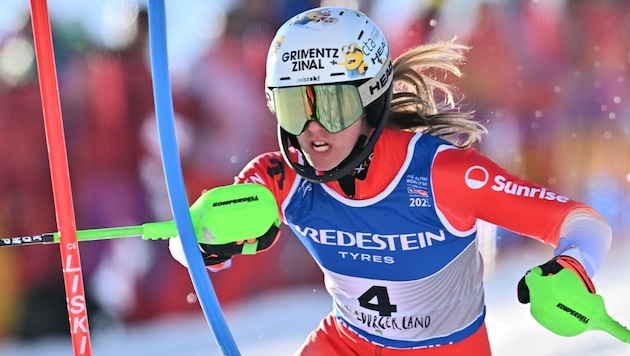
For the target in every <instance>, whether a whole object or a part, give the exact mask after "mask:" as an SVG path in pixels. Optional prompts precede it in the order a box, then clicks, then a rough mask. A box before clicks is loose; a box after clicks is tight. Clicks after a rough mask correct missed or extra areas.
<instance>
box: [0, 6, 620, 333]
mask: <svg viewBox="0 0 630 356" xmlns="http://www.w3.org/2000/svg"><path fill="white" fill-rule="evenodd" d="M16 3H20V4H21V5H20V6H21V7H20V6H18V5H16ZM60 3H63V5H62V4H60ZM73 3H74V5H73ZM208 3H212V4H211V5H209V4H203V5H200V4H199V2H196V1H195V2H190V4H189V3H188V2H186V5H185V6H184V5H179V3H177V2H173V3H172V4H169V2H168V1H167V5H168V6H167V26H169V27H168V29H169V41H170V42H169V57H172V64H173V65H172V87H173V88H172V90H173V102H174V108H175V119H176V126H177V133H178V136H179V138H178V142H179V145H180V155H181V160H182V169H183V174H184V178H185V183H186V189H187V193H188V199H189V201H190V202H192V201H194V200H195V199H196V198H197V197H198V196H199V195H200V193H201V192H202V191H203V190H204V189H209V188H212V187H215V186H218V185H225V184H230V183H231V182H232V180H233V177H234V175H235V174H237V173H238V172H239V171H240V169H241V168H242V167H243V166H244V165H245V164H246V163H247V162H248V161H249V160H250V159H251V158H253V157H254V156H256V155H258V154H259V153H262V152H263V151H268V150H276V149H277V140H276V131H275V130H276V128H275V121H274V118H273V116H272V115H271V114H270V113H269V112H268V110H267V107H266V105H265V96H264V89H263V88H264V76H265V73H264V67H265V57H266V53H267V49H268V47H269V44H270V42H271V39H272V36H273V34H274V32H275V30H276V29H277V28H278V27H279V25H280V24H282V23H283V22H284V21H286V20H287V19H288V18H290V17H291V16H292V15H294V14H297V13H298V12H301V11H303V10H305V9H307V8H311V7H316V6H319V5H320V4H322V3H323V4H330V5H344V6H349V7H354V8H357V9H360V10H362V11H364V12H366V13H367V14H368V15H370V16H371V17H372V18H373V19H374V20H375V21H376V22H377V23H378V24H379V25H380V27H381V28H382V29H383V31H384V32H385V34H386V36H387V37H388V39H389V42H390V46H391V49H392V51H393V55H394V56H396V55H398V54H400V53H401V52H402V51H404V50H405V49H406V48H408V47H411V46H415V45H419V44H423V43H425V42H429V41H438V40H449V39H452V38H453V37H457V40H458V41H459V42H462V43H464V44H467V45H469V46H471V49H470V51H469V52H468V53H467V57H468V59H467V61H466V63H465V64H464V65H463V66H462V69H463V71H464V77H463V78H461V79H457V80H454V81H453V83H454V84H456V85H457V86H458V87H459V88H460V91H461V93H462V94H463V95H464V96H463V98H462V104H463V105H467V106H470V107H472V108H474V109H475V110H476V113H477V116H478V118H479V120H481V121H482V122H484V123H485V124H486V125H487V126H488V128H489V131H490V133H489V134H488V135H487V136H486V137H485V138H484V141H483V142H482V144H481V145H480V146H479V150H481V151H482V152H483V153H485V154H486V155H488V156H489V157H491V158H493V159H494V160H496V161H497V162H499V163H500V164H502V165H503V166H504V167H506V168H507V169H509V170H511V171H512V172H514V173H516V174H518V175H520V176H522V177H525V178H527V179H530V180H532V181H534V182H537V183H539V184H543V185H545V186H548V187H550V188H551V189H553V190H554V191H556V192H558V193H561V194H563V195H567V196H570V197H572V198H575V199H577V200H582V201H584V202H587V203H589V204H591V205H593V206H594V207H595V208H596V209H598V210H599V211H600V212H601V214H602V215H604V217H606V218H607V219H608V221H609V222H610V223H611V225H612V227H613V231H614V242H613V252H612V253H611V258H621V256H622V254H620V253H616V252H619V251H623V250H624V249H626V250H627V247H628V244H627V243H626V242H625V241H627V240H628V238H627V236H628V233H630V209H628V208H629V207H630V83H629V82H630V69H629V66H630V2H628V1H625V0H581V1H580V0H545V1H542V0H538V1H536V0H529V1H526V0H494V1H470V0H450V1H449V0H442V1H440V0H432V1H431V0H415V1H405V0H387V1H385V0H373V1H367V0H365V1H322V2H319V1H307V0H304V1H297V0H274V1H258V0H224V1H216V2H208ZM87 4H89V5H87ZM145 5H146V4H145V3H144V2H142V1H140V2H138V3H136V2H134V1H132V0H100V1H89V2H81V1H78V0H77V1H65V0H51V1H49V7H50V9H51V21H52V34H53V41H54V49H55V57H56V58H55V60H56V65H57V75H58V80H59V93H60V101H61V107H62V116H63V120H64V128H65V134H66V145H67V149H68V162H69V167H70V179H71V184H72V190H73V200H74V208H75V218H76V221H77V228H78V229H91V228H100V227H116V226H128V225H140V224H143V223H145V222H151V221H164V220H170V219H171V213H170V205H169V202H168V197H167V193H166V188H165V184H164V178H163V172H162V166H161V160H160V153H159V147H158V139H157V129H156V125H155V117H154V109H153V96H152V95H153V94H152V81H151V74H150V63H149V57H148V33H147V26H148V23H147V13H146V6H145ZM9 6H10V7H12V8H21V9H22V11H21V12H20V11H13V15H12V16H11V17H10V18H9V17H8V16H7V15H6V11H5V12H4V15H2V18H3V19H2V24H3V25H2V26H1V28H0V30H1V32H0V132H2V138H1V139H0V237H11V236H26V235H36V234H41V233H45V232H53V231H56V229H57V228H56V220H55V210H54V201H53V196H52V190H51V181H50V170H49V165H48V156H47V149H46V141H45V135H44V125H43V118H42V108H41V99H40V92H39V86H38V82H37V68H36V65H35V57H34V49H33V38H32V25H31V23H30V12H29V8H28V3H25V1H19V2H14V1H5V2H4V3H0V9H3V8H8V7H9ZM72 6H75V7H77V8H79V7H80V8H81V9H82V10H81V12H79V13H78V14H76V16H74V17H72V16H68V15H67V14H68V13H69V12H68V11H69V10H68V9H67V8H68V7H72ZM64 7H65V8H66V9H65V10H63V8H64ZM174 7H177V8H178V11H177V12H176V13H175V11H174V10H173V8H174ZM169 10H171V11H169ZM64 14H65V15H64ZM85 19H89V20H88V21H85ZM171 20H174V22H171ZM531 223H532V224H535V223H536V222H535V221H532V222H531ZM167 245H168V243H167V242H166V241H143V240H142V239H140V238H139V237H133V238H123V239H114V240H101V241H90V242H82V243H80V255H81V264H82V268H83V276H84V279H85V286H86V296H87V298H88V305H87V306H88V313H89V316H90V319H89V321H90V328H91V329H93V330H95V332H97V330H98V329H99V328H106V327H108V326H111V325H129V324H133V323H142V322H146V321H149V320H151V319H153V318H156V317H160V316H164V315H168V314H173V313H197V312H199V310H200V307H199V305H198V303H197V302H196V300H195V298H194V290H193V286H192V284H191V282H190V279H189V276H188V273H187V271H186V270H185V269H184V268H183V267H182V266H181V265H179V264H178V263H177V262H175V261H174V260H173V259H172V258H171V257H170V254H169V252H168V248H167ZM530 245H531V243H530V242H529V241H528V239H525V238H523V237H521V236H515V235H513V234H511V233H510V232H508V231H503V230H501V229H499V230H497V231H496V240H495V242H493V244H492V251H493V254H494V257H496V258H497V259H501V258H509V256H510V255H511V254H515V253H528V252H527V251H528V250H527V249H526V248H524V247H527V246H530ZM546 257H548V256H541V262H542V261H543V260H544V259H545V258H546ZM211 278H212V281H213V283H214V286H215V289H216V291H217V294H218V297H219V300H220V301H221V303H222V305H224V306H225V305H228V304H230V303H233V302H236V301H239V300H242V299H244V298H248V297H252V296H256V295H258V294H260V293H264V292H266V291H269V290H272V289H280V288H287V287H294V286H300V285H320V284H321V282H322V281H321V276H320V272H319V271H318V270H317V267H316V266H315V264H314V263H313V262H312V261H311V259H310V257H309V256H308V255H307V253H306V252H305V250H304V249H303V248H302V247H301V245H300V244H299V242H298V241H297V240H296V239H295V238H293V236H292V234H291V232H290V231H289V230H286V229H285V230H284V231H283V234H282V238H281V239H280V241H279V242H278V243H277V244H276V246H275V248H273V249H272V250H270V251H268V252H265V253H262V254H259V255H256V256H253V257H251V256H248V257H236V258H235V261H234V263H233V266H232V267H231V268H230V269H228V270H225V271H222V272H220V273H215V274H212V275H211ZM516 282H517V281H515V283H516ZM0 285H1V286H2V287H1V288H0V340H1V339H2V338H18V339H26V340H28V339H34V338H38V337H41V336H48V335H51V334H60V335H68V330H69V329H68V318H67V311H66V302H65V293H64V289H63V276H62V272H61V261H60V252H59V246H57V245H34V246H22V247H5V248H2V249H1V250H0Z"/></svg>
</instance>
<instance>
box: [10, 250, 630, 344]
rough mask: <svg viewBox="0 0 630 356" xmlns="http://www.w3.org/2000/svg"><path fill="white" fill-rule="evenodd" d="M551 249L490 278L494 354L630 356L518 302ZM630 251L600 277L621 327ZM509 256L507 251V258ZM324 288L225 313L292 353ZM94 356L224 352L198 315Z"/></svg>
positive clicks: (248, 339) (314, 319)
mask: <svg viewBox="0 0 630 356" xmlns="http://www.w3.org/2000/svg"><path fill="white" fill-rule="evenodd" d="M547 253H549V252H548V251H547V252H545V251H544V250H543V252H541V253H531V252H528V251H523V253H521V254H514V253H511V254H510V255H509V262H506V261H505V260H503V259H501V258H499V259H497V261H496V263H495V264H494V270H493V271H490V272H489V273H488V275H487V276H486V298H487V305H488V316H487V327H488V332H489V335H490V341H491V345H492V349H493V354H494V355H495V356H504V355H505V356H507V355H509V356H519V355H523V356H525V355H527V356H530V355H537V356H545V355H554V356H563V355H571V356H581V355H589V356H590V355H598V356H613V355H614V356H619V355H630V344H624V343H622V342H621V341H619V340H617V339H615V338H613V337H612V336H610V335H608V334H606V333H604V332H601V331H588V332H585V333H583V334H580V335H578V336H575V337H571V338H566V337H561V336H557V335H555V334H552V333H551V332H549V331H547V330H546V329H544V328H543V327H541V326H540V325H538V324H537V323H536V321H535V320H534V319H533V318H532V317H531V316H530V315H529V309H528V307H527V306H524V305H522V304H519V302H518V301H517V299H516V295H515V286H516V282H517V281H518V280H519V279H520V278H521V276H522V275H523V272H524V271H525V270H527V269H528V268H529V267H531V266H534V265H537V264H539V263H540V262H541V261H543V260H544V259H545V258H546V257H547V256H546V254H547ZM625 256H628V251H627V250H625V249H624V250H620V251H619V250H618V251H613V252H612V253H611V255H610V256H609V258H608V260H607V261H606V263H605V264H604V266H603V267H602V269H601V270H600V271H599V273H598V275H597V276H596V278H595V284H596V286H597V290H598V293H599V294H601V295H602V296H603V297H604V299H605V301H606V309H607V310H608V313H609V314H610V315H611V316H612V317H613V318H614V319H616V320H617V321H619V322H620V323H621V324H622V325H629V324H630V303H628V299H629V297H630V284H629V283H628V281H629V277H628V272H630V260H628V259H627V258H625ZM506 258H507V256H506ZM330 303H331V302H330V299H329V297H328V296H327V294H326V293H325V291H324V289H323V288H322V286H319V285H318V286H313V287H312V288H301V289H296V290H286V291H280V292H274V293H270V294H267V295H264V296H261V297H257V298H255V299H251V300H248V301H247V302H244V303H241V304H238V305H233V306H232V307H230V308H229V309H226V310H224V313H225V315H226V319H227V322H228V325H229V327H230V330H231V332H232V335H233V337H234V339H235V341H236V343H237V345H238V348H239V351H240V352H241V354H242V355H244V356H276V355H292V354H293V352H294V351H295V350H296V349H297V348H298V347H299V346H300V345H301V344H302V341H303V340H304V338H305V337H306V336H307V335H308V333H309V332H310V331H311V330H312V329H314V328H315V327H316V326H317V324H318V323H319V321H320V319H321V318H322V317H323V316H324V315H326V313H327V312H328V311H329V310H330ZM91 339H92V354H93V355H95V356H126V355H129V356H138V355H152V356H178V355H188V356H196V355H221V351H220V349H219V348H218V347H217V345H216V342H215V340H214V337H213V336H212V333H211V331H210V328H209V326H208V324H207V322H206V320H205V319H204V317H203V314H202V313H201V311H200V312H199V314H198V315H197V314H195V315H188V316H181V315H178V316H172V317H166V318H162V319H160V320H157V321H154V322H151V323H149V324H146V325H134V326H132V327H131V326H129V327H120V328H116V329H112V330H108V331H101V332H99V333H98V334H95V333H92V334H91ZM72 354H73V353H72V347H71V344H70V339H69V337H68V339H61V340H58V339H51V340H43V341H39V342H34V343H29V344H20V343H16V342H11V341H4V342H3V343H2V344H0V355H10V356H39V355H41V356H56V355H60V356H61V355H63V356H68V355H72Z"/></svg>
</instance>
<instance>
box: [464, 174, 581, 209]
mask: <svg viewBox="0 0 630 356" xmlns="http://www.w3.org/2000/svg"><path fill="white" fill-rule="evenodd" d="M464 180H465V182H466V185H467V186H468V188H470V189H474V190H477V189H481V188H483V187H485V186H486V184H487V183H488V182H489V181H490V180H491V179H490V173H489V172H488V170H487V169H486V168H485V167H482V166H472V167H470V168H468V170H466V174H465V176H464ZM492 182H493V184H492V186H490V188H491V189H492V190H494V191H495V192H501V193H505V194H511V195H516V196H519V197H524V198H534V199H541V200H550V201H557V202H559V203H566V202H568V201H569V198H567V197H565V196H563V195H559V194H557V193H554V192H552V191H549V190H547V189H546V188H543V187H537V186H533V185H529V184H528V183H526V182H522V181H519V182H518V183H517V182H514V181H511V180H509V179H508V178H506V177H504V176H502V175H500V174H497V175H496V176H494V177H493V178H492Z"/></svg>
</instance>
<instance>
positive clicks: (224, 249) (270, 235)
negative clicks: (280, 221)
mask: <svg viewBox="0 0 630 356" xmlns="http://www.w3.org/2000/svg"><path fill="white" fill-rule="evenodd" d="M279 232H280V230H279V229H278V227H276V226H271V227H270V228H269V230H268V231H267V232H266V233H265V234H264V235H262V236H260V237H258V238H251V239H247V240H242V241H236V242H232V243H229V244H224V245H210V244H199V248H200V249H201V255H202V256H203V262H204V263H205V265H206V266H213V265H217V264H221V263H224V262H226V261H227V260H229V259H230V258H232V256H235V255H240V254H243V253H244V249H245V247H246V244H254V243H256V242H258V245H257V246H256V250H255V251H256V252H258V251H263V250H266V249H268V248H269V247H271V245H273V243H274V242H275V241H276V238H277V237H278V234H279Z"/></svg>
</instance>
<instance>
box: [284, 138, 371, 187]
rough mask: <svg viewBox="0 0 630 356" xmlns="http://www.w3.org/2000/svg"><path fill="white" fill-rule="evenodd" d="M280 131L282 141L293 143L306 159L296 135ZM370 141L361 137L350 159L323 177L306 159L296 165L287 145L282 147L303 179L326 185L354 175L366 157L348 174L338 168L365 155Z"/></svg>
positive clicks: (325, 173)
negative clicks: (364, 149) (364, 148)
mask: <svg viewBox="0 0 630 356" xmlns="http://www.w3.org/2000/svg"><path fill="white" fill-rule="evenodd" d="M278 130H279V131H280V135H279V138H280V140H289V142H290V143H291V146H293V147H295V148H296V149H297V150H298V151H300V154H302V156H303V157H304V154H303V153H302V148H301V147H300V144H299V143H298V140H297V138H296V137H295V136H294V135H291V134H289V133H288V132H286V131H285V130H284V129H282V128H281V127H280V126H278ZM367 141H368V137H367V136H366V135H360V136H359V137H358V138H357V142H356V143H355V144H354V147H353V148H352V151H350V154H349V155H348V157H346V158H345V159H344V160H343V161H341V163H339V164H338V165H337V167H335V168H333V169H331V170H329V171H325V172H323V174H322V175H315V172H316V171H317V170H316V169H315V168H313V167H312V166H311V165H310V163H308V161H307V160H306V159H304V163H303V164H299V163H296V162H294V161H292V160H290V159H289V153H288V148H287V147H286V145H282V144H281V147H282V154H283V155H284V156H285V160H286V161H287V162H289V164H290V165H291V167H292V168H293V169H294V170H295V171H296V172H297V173H298V174H299V175H301V176H302V177H304V178H305V179H307V180H309V181H312V182H315V183H325V182H330V181H333V180H338V179H340V178H342V177H344V176H346V175H348V174H350V173H352V171H353V170H354V169H355V168H356V167H358V166H359V165H360V164H361V162H362V161H363V160H364V159H365V157H364V158H363V159H361V160H358V161H359V162H356V164H355V165H353V167H352V168H351V169H350V170H349V171H348V172H339V168H338V167H344V165H345V164H346V163H348V164H351V163H352V162H353V161H355V160H357V158H358V156H359V155H361V153H363V152H362V151H363V150H362V149H363V147H364V146H365V143H366V142H367ZM373 148H374V147H371V148H370V152H369V153H368V156H369V154H371V153H372V152H371V151H372V149H373ZM310 176H313V178H311V177H310Z"/></svg>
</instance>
